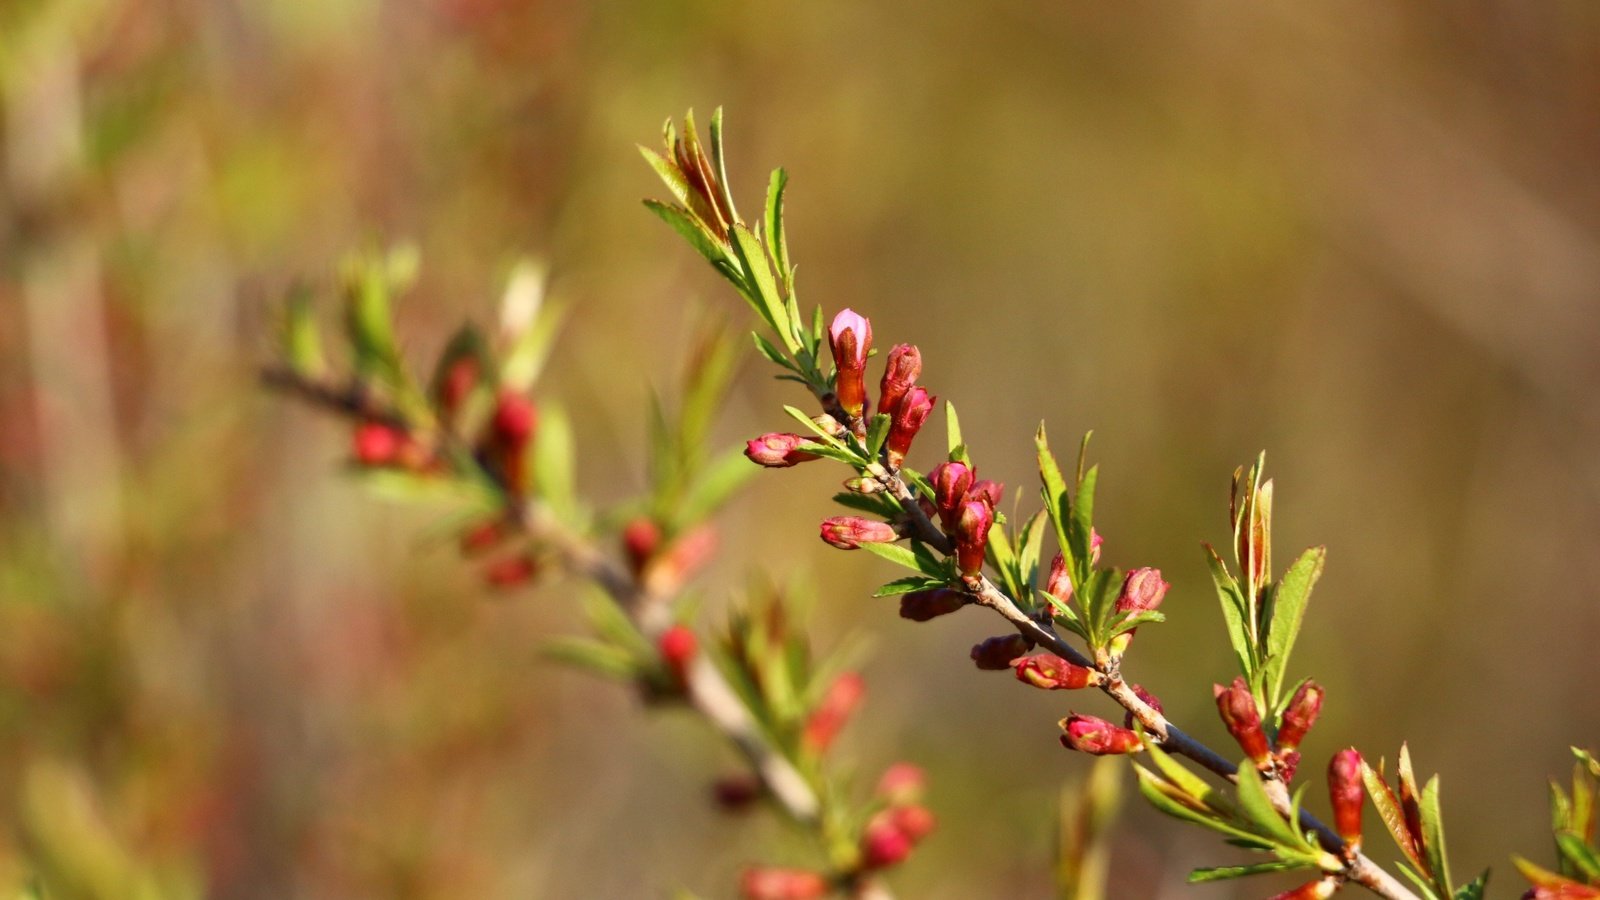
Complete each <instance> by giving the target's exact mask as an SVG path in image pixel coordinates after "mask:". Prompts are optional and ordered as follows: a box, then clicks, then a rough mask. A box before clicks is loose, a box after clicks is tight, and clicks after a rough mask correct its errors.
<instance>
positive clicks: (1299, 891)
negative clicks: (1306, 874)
mask: <svg viewBox="0 0 1600 900" xmlns="http://www.w3.org/2000/svg"><path fill="white" fill-rule="evenodd" d="M1338 890H1339V880H1338V879H1337V878H1334V877H1332V876H1329V877H1326V878H1319V879H1317V880H1316V881H1308V882H1306V883H1305V884H1302V885H1300V886H1299V887H1297V888H1295V889H1294V890H1292V891H1284V892H1283V893H1281V894H1273V895H1272V896H1271V897H1269V898H1268V900H1328V898H1329V897H1332V896H1333V895H1334V893H1335V892H1336V891H1338Z"/></svg>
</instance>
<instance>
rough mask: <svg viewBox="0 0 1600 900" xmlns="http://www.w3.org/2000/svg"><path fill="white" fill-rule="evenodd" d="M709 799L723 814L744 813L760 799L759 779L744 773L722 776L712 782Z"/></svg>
mask: <svg viewBox="0 0 1600 900" xmlns="http://www.w3.org/2000/svg"><path fill="white" fill-rule="evenodd" d="M711 797H712V799H713V800H715V801H716V804H717V806H718V807H720V808H721V809H722V810H723V811H724V812H730V813H737V812H744V811H745V810H747V809H749V808H750V805H751V804H752V803H754V802H756V800H757V799H759V798H760V797H761V779H759V778H757V777H755V776H754V775H751V774H749V773H746V772H740V773H738V774H736V775H724V776H722V777H721V778H718V779H717V780H716V781H714V782H712V784H711Z"/></svg>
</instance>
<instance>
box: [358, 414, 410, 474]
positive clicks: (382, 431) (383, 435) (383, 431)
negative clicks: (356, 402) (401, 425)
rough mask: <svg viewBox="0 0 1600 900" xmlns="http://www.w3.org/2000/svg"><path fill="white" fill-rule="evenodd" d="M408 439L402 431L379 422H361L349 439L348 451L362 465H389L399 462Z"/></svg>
mask: <svg viewBox="0 0 1600 900" xmlns="http://www.w3.org/2000/svg"><path fill="white" fill-rule="evenodd" d="M409 441H410V436H408V435H407V434H406V433H405V432H404V431H401V430H400V429H398V428H396V427H394V426H393V425H385V424H383V423H381V422H363V423H361V424H360V425H358V426H356V430H355V433H354V434H353V435H352V436H351V439H350V452H351V455H353V456H354V457H355V459H356V462H358V463H360V464H361V465H363V466H372V467H376V466H390V465H394V464H395V463H397V462H399V460H400V455H401V450H402V449H403V448H404V447H405V445H406V444H407V443H408V442H409Z"/></svg>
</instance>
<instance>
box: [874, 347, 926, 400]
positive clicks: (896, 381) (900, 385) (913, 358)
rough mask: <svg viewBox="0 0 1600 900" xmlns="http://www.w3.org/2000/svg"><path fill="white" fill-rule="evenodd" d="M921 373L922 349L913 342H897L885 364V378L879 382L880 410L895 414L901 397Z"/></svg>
mask: <svg viewBox="0 0 1600 900" xmlns="http://www.w3.org/2000/svg"><path fill="white" fill-rule="evenodd" d="M921 374H922V353H921V351H919V350H918V349H917V348H916V347H914V346H912V345H911V344H895V345H894V349H893V350H890V351H889V361H888V362H887V363H885V364H884V366H883V380H882V381H880V382H878V412H880V413H887V414H888V415H891V416H892V415H894V411H895V410H896V409H898V408H899V407H900V400H901V398H903V397H905V395H906V392H907V391H909V390H911V386H912V385H914V384H916V383H917V376H919V375H921Z"/></svg>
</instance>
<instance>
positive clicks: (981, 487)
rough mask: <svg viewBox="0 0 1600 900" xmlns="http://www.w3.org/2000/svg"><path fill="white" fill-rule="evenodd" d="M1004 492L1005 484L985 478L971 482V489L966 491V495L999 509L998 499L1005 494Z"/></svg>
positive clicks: (991, 507)
mask: <svg viewBox="0 0 1600 900" xmlns="http://www.w3.org/2000/svg"><path fill="white" fill-rule="evenodd" d="M1005 492H1006V486H1005V485H1003V484H1001V483H1000V482H998V481H990V480H989V479H987V478H985V479H983V480H982V481H976V482H973V484H972V490H971V491H968V492H967V496H968V497H969V498H971V499H973V500H982V501H983V502H985V503H987V504H989V508H990V509H999V508H1000V500H1001V499H1002V498H1003V497H1004V496H1005Z"/></svg>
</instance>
